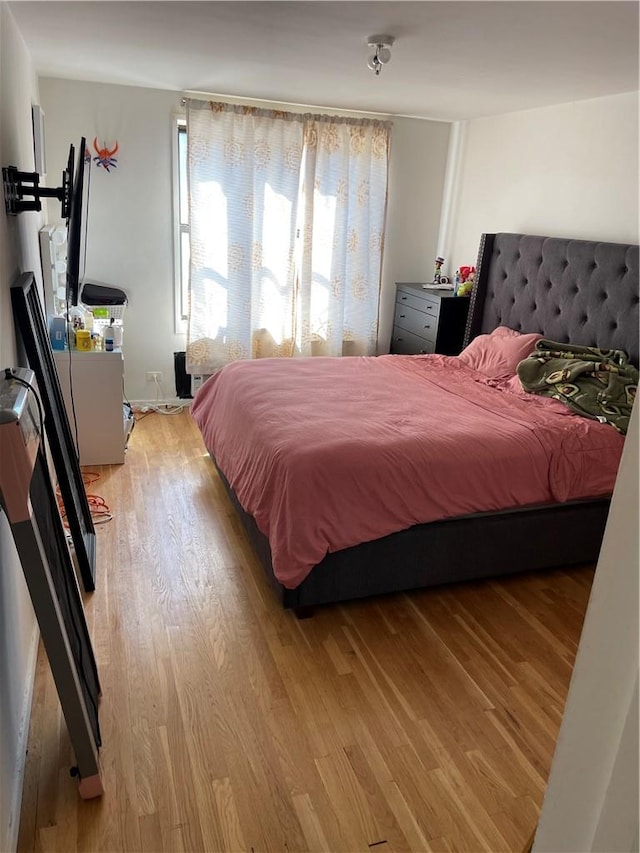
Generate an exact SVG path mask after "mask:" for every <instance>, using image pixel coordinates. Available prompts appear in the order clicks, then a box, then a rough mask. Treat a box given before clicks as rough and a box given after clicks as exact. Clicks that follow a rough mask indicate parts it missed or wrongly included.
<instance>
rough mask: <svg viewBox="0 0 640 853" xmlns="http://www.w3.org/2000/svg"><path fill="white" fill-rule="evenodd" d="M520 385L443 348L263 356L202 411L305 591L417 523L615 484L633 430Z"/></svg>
mask: <svg viewBox="0 0 640 853" xmlns="http://www.w3.org/2000/svg"><path fill="white" fill-rule="evenodd" d="M518 389H519V385H518V384H517V378H516V380H515V383H513V382H512V383H509V382H506V381H500V382H495V381H493V380H487V379H486V378H485V377H483V376H482V375H481V374H479V373H476V372H475V371H474V370H471V369H470V368H468V367H466V366H464V365H463V364H462V363H461V362H460V361H459V360H458V359H457V358H448V357H445V356H437V355H435V356H434V355H429V356H424V357H416V356H398V355H389V356H379V357H377V358H374V357H354V358H300V359H291V360H282V359H263V360H256V361H239V362H235V363H232V364H229V365H228V366H226V367H224V368H223V369H222V370H220V371H219V372H218V373H216V374H215V375H214V376H212V377H211V379H209V380H208V381H207V382H206V383H205V384H204V385H203V386H202V388H201V389H200V390H199V392H198V393H197V395H196V397H195V399H194V401H193V404H192V407H191V413H192V416H193V418H194V420H195V422H196V423H197V425H198V426H199V428H200V430H201V432H202V435H203V437H204V441H205V444H206V446H207V448H208V449H209V451H210V452H211V454H212V455H213V456H214V457H215V459H216V462H217V464H218V466H219V467H220V469H221V470H222V471H223V472H224V474H225V476H226V477H227V479H228V481H229V483H230V484H231V486H232V487H233V489H234V491H235V493H236V495H237V497H238V499H239V501H240V503H241V505H242V506H243V507H244V509H245V510H246V511H247V512H248V513H250V514H251V515H252V516H253V517H254V518H255V520H256V522H257V524H258V527H259V529H260V530H261V532H262V533H263V534H265V536H267V537H268V539H269V542H270V545H271V554H272V563H273V569H274V572H275V574H276V577H277V578H278V579H279V580H280V582H281V583H282V584H283V585H284V586H286V587H288V588H294V587H296V586H298V584H299V583H300V582H301V581H302V580H303V579H304V578H305V577H306V575H307V574H308V573H309V571H310V570H311V568H312V567H313V566H314V565H316V564H317V563H319V562H320V561H321V560H322V558H323V557H324V556H325V555H326V553H327V552H331V551H338V550H341V549H343V548H347V547H350V546H352V545H357V544H359V543H361V542H366V541H369V540H372V539H378V538H380V537H382V536H386V535H387V534H389V533H393V532H396V531H399V530H403V529H405V528H407V527H410V526H411V525H414V524H418V523H421V522H428V521H435V520H437V519H442V518H446V517H448V516H459V515H466V514H468V513H474V512H479V511H488V510H499V509H505V508H508V507H515V506H523V505H527V504H540V503H547V502H557V501H566V500H569V499H572V498H582V497H588V496H596V495H605V494H609V493H611V491H612V489H613V484H614V480H615V476H616V472H617V469H618V463H619V461H620V454H621V451H622V445H623V441H624V439H623V437H622V436H621V435H619V434H618V433H617V432H616V431H615V430H613V429H612V428H611V427H610V426H607V425H606V424H600V423H598V422H597V421H592V420H588V419H587V418H583V417H580V416H578V415H574V414H572V413H571V412H570V411H569V409H568V408H566V407H565V406H564V405H563V404H561V403H559V402H557V401H555V400H550V399H544V398H540V397H536V396H533V395H530V394H525V393H524V392H523V391H521V390H518ZM541 535H544V532H543V531H541Z"/></svg>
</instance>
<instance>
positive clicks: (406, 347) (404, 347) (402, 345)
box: [391, 326, 436, 355]
mask: <svg viewBox="0 0 640 853" xmlns="http://www.w3.org/2000/svg"><path fill="white" fill-rule="evenodd" d="M391 351H392V352H394V353H398V354H399V355H426V354H427V353H430V352H435V351H436V344H435V340H433V341H428V340H426V338H422V337H420V336H419V335H414V334H413V332H408V331H407V330H406V329H401V328H399V327H398V326H394V327H393V336H392V338H391Z"/></svg>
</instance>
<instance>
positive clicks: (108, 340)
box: [103, 320, 113, 352]
mask: <svg viewBox="0 0 640 853" xmlns="http://www.w3.org/2000/svg"><path fill="white" fill-rule="evenodd" d="M103 338H104V348H105V350H106V351H107V352H113V320H112V321H111V325H110V326H107V328H106V329H105V330H104V334H103Z"/></svg>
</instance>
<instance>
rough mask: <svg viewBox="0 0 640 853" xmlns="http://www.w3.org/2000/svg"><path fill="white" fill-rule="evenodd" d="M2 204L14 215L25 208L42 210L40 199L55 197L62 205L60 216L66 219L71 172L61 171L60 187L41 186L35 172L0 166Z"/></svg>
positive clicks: (67, 215) (69, 199)
mask: <svg viewBox="0 0 640 853" xmlns="http://www.w3.org/2000/svg"><path fill="white" fill-rule="evenodd" d="M2 183H3V185H4V205H5V208H6V211H7V213H9V214H11V215H15V214H18V213H24V211H25V210H42V204H41V201H40V199H43V198H57V199H58V201H59V202H60V204H61V206H62V218H63V219H68V217H69V207H70V202H71V173H70V172H69V170H67V171H65V172H63V173H62V186H61V187H55V188H53V187H41V186H40V175H39V174H38V173H37V172H21V171H19V169H17V168H16V167H15V166H3V167H2Z"/></svg>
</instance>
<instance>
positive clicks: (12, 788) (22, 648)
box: [0, 2, 42, 850]
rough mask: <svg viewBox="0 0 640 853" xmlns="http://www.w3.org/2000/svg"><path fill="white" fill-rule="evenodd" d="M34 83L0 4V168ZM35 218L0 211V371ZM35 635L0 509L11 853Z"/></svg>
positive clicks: (19, 159) (19, 137)
mask: <svg viewBox="0 0 640 853" xmlns="http://www.w3.org/2000/svg"><path fill="white" fill-rule="evenodd" d="M37 92H38V89H37V82H36V78H35V75H34V73H33V69H32V66H31V61H30V58H29V55H28V53H27V50H26V47H25V44H24V42H23V40H22V37H21V36H20V34H19V32H18V30H17V28H16V26H15V22H14V20H13V18H12V16H11V13H10V12H9V11H8V8H7V6H6V4H5V3H4V2H3V3H0V165H2V166H8V165H12V166H18V168H20V169H25V170H27V171H31V170H33V168H34V165H33V147H32V136H31V104H32V103H37V102H38V97H37ZM41 224H42V216H41V214H39V213H22V214H20V215H19V216H18V217H15V218H10V217H7V216H6V215H5V213H4V205H2V211H1V212H0V368H4V367H11V366H15V365H16V364H17V359H16V351H15V338H14V330H13V315H12V312H11V300H10V293H9V288H10V286H11V284H13V282H14V281H15V278H16V276H17V275H18V273H19V272H24V271H27V270H35V271H36V272H38V274H39V270H40V257H39V253H38V237H37V233H38V229H39V228H40V227H41ZM37 640H38V630H37V623H36V620H35V616H34V613H33V608H32V606H31V601H30V599H29V595H28V592H27V589H26V584H25V582H24V576H23V573H22V567H21V565H20V562H19V560H18V555H17V553H16V550H15V548H14V544H13V537H12V535H11V530H10V528H9V525H8V523H7V519H6V516H5V514H4V513H3V512H2V510H0V850H13V849H14V848H15V843H16V839H17V832H18V826H19V818H20V812H19V810H20V797H21V793H22V780H23V772H24V760H25V749H26V739H27V734H28V726H29V713H30V708H31V693H32V688H33V676H34V667H35V653H36V651H37Z"/></svg>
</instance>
